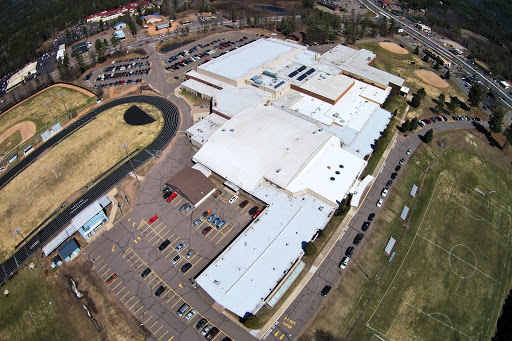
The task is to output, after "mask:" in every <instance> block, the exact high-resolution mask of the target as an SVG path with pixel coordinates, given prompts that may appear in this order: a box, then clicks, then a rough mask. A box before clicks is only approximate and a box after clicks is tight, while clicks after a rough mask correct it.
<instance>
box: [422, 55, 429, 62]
mask: <svg viewBox="0 0 512 341" xmlns="http://www.w3.org/2000/svg"><path fill="white" fill-rule="evenodd" d="M423 61H424V62H425V63H428V56H427V55H424V56H423Z"/></svg>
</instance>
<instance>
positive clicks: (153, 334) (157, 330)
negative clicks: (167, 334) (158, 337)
mask: <svg viewBox="0 0 512 341" xmlns="http://www.w3.org/2000/svg"><path fill="white" fill-rule="evenodd" d="M163 326H164V325H163V324H162V325H161V326H160V328H158V329H157V330H156V331H155V332H154V333H153V335H154V334H156V333H158V332H159V331H160V329H162V328H163Z"/></svg>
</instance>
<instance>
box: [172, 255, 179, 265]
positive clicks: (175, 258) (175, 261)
mask: <svg viewBox="0 0 512 341" xmlns="http://www.w3.org/2000/svg"><path fill="white" fill-rule="evenodd" d="M180 259H181V255H176V257H174V258H173V259H172V261H171V264H172V265H175V264H176V263H178V262H179V261H180Z"/></svg>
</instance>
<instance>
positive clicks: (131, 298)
mask: <svg viewBox="0 0 512 341" xmlns="http://www.w3.org/2000/svg"><path fill="white" fill-rule="evenodd" d="M134 297H135V295H133V296H132V297H130V299H129V300H128V301H126V302H124V304H128V302H130V301H131V300H133V299H134Z"/></svg>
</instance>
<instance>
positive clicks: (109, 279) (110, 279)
mask: <svg viewBox="0 0 512 341" xmlns="http://www.w3.org/2000/svg"><path fill="white" fill-rule="evenodd" d="M116 278H117V275H116V274H115V273H113V274H112V275H110V277H109V278H107V279H106V280H105V282H107V284H110V283H112V282H113V281H114V280H115V279H116Z"/></svg>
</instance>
